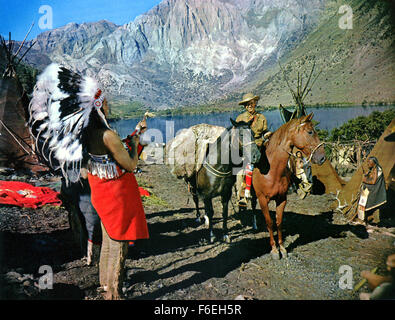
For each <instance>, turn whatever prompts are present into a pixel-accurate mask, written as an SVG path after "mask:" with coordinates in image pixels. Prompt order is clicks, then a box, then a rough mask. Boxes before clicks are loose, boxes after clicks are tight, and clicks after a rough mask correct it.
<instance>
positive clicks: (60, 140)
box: [29, 63, 110, 182]
mask: <svg viewBox="0 0 395 320" xmlns="http://www.w3.org/2000/svg"><path fill="white" fill-rule="evenodd" d="M103 100H104V96H103V95H102V91H101V89H100V87H99V84H98V82H97V81H96V80H95V79H93V78H91V77H87V76H80V75H79V74H77V73H75V72H72V71H70V70H68V69H66V68H64V67H61V66H59V65H58V64H55V63H53V64H51V65H49V66H48V67H47V68H46V69H45V70H44V71H43V73H42V74H40V75H39V76H38V79H37V83H36V85H35V87H34V91H33V98H32V100H31V102H30V105H29V112H30V119H29V127H30V131H31V133H32V135H33V136H34V137H35V140H36V152H37V153H39V154H40V155H41V156H42V157H43V158H44V159H45V161H46V162H47V163H48V164H49V165H50V166H51V167H52V168H53V169H54V170H58V169H61V170H62V174H63V176H64V177H65V178H66V182H68V181H71V182H76V181H78V180H79V179H80V169H81V164H82V162H83V161H85V160H86V156H87V153H86V151H85V149H86V145H84V144H85V141H86V139H85V135H86V130H85V129H86V128H87V126H88V124H89V121H90V116H91V113H92V112H97V113H98V115H99V116H100V118H101V119H102V121H103V123H104V124H105V126H107V127H108V128H110V127H109V125H108V123H107V120H106V118H105V116H104V114H103V112H102V110H101V107H102V103H103Z"/></svg>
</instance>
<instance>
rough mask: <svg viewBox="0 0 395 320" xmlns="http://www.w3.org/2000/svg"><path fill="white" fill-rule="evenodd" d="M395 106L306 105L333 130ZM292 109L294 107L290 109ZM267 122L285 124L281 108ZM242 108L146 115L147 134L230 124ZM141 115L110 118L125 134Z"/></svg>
mask: <svg viewBox="0 0 395 320" xmlns="http://www.w3.org/2000/svg"><path fill="white" fill-rule="evenodd" d="M391 108H394V106H354V107H346V108H345V107H342V108H340V107H339V108H334V107H331V108H325V107H319V108H306V111H307V112H308V113H311V112H313V113H314V118H313V119H314V120H316V121H318V122H319V125H318V128H319V129H326V130H329V131H330V130H332V129H333V128H336V127H340V126H341V125H342V124H344V123H345V122H347V121H349V120H351V119H354V118H357V117H359V116H368V115H370V114H371V113H372V112H373V111H385V110H388V109H391ZM290 110H291V109H290ZM262 113H263V114H264V115H265V117H266V119H267V122H268V127H269V130H270V131H274V130H276V129H278V128H279V127H280V126H281V125H282V124H283V122H282V120H281V116H280V112H279V111H278V110H271V111H263V112H262ZM238 114H239V112H225V113H212V114H204V115H179V116H167V117H156V118H150V119H147V126H148V128H149V129H150V130H149V131H147V134H148V135H149V136H150V137H151V139H150V140H151V141H153V142H166V141H169V140H170V139H172V138H173V137H174V136H175V134H176V133H177V132H178V131H179V130H181V129H184V128H189V127H191V126H193V125H196V124H199V123H207V124H212V125H217V126H222V127H228V126H229V125H230V120H229V119H230V118H232V119H236V117H237V116H238ZM140 120H141V119H127V120H117V121H113V122H111V127H112V128H113V129H115V130H116V131H117V132H118V134H119V135H120V136H121V137H122V138H123V137H126V136H127V135H128V134H130V133H132V132H133V130H134V127H135V126H136V124H137V123H138V121H140Z"/></svg>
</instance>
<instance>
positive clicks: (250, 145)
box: [230, 118, 261, 163]
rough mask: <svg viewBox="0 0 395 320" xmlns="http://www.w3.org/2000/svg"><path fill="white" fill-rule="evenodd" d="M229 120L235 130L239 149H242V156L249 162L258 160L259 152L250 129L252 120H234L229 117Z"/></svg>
mask: <svg viewBox="0 0 395 320" xmlns="http://www.w3.org/2000/svg"><path fill="white" fill-rule="evenodd" d="M230 122H231V123H232V125H233V128H234V129H236V130H237V134H238V138H239V139H238V141H239V150H240V149H241V150H242V156H243V157H245V158H246V159H247V161H248V162H250V163H256V162H258V161H259V159H260V157H261V152H260V150H259V148H258V146H257V145H256V143H255V140H254V133H253V132H252V130H251V124H252V122H253V120H251V121H249V122H244V121H240V122H236V121H234V120H233V119H232V118H231V119H230Z"/></svg>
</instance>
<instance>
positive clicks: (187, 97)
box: [26, 0, 395, 109]
mask: <svg viewBox="0 0 395 320" xmlns="http://www.w3.org/2000/svg"><path fill="white" fill-rule="evenodd" d="M345 3H346V4H347V5H348V6H349V8H351V9H352V29H344V28H341V26H340V22H339V20H340V19H341V18H344V16H345V13H339V8H340V7H341V6H342V5H344V4H345ZM393 17H394V15H393V6H392V1H384V0H381V1H373V0H351V1H346V2H345V1H337V0H163V1H162V2H161V3H160V4H159V5H157V6H155V7H154V8H152V9H151V10H150V11H148V12H147V13H145V14H142V15H140V16H138V17H137V18H136V19H135V20H134V21H131V22H130V23H127V24H125V25H121V26H119V25H116V24H114V23H112V22H109V21H98V22H93V23H83V24H76V23H69V24H67V25H66V26H64V27H61V28H57V29H53V30H49V31H46V32H43V33H41V34H40V35H38V37H37V38H36V39H35V40H36V44H35V45H34V46H33V49H32V51H31V52H30V53H29V55H28V56H27V57H26V62H27V63H29V64H30V65H32V66H34V67H36V68H38V69H39V70H41V69H43V68H44V67H45V65H47V64H49V63H50V62H51V61H54V62H58V63H61V64H63V65H65V66H66V67H69V68H71V69H73V70H75V71H78V72H81V73H84V74H88V75H93V76H95V77H97V78H98V80H99V81H100V82H101V84H102V85H103V88H104V90H105V92H106V95H107V96H108V97H109V98H110V99H111V100H112V101H113V102H114V103H118V104H120V105H123V104H130V103H135V104H137V105H144V106H146V107H149V108H154V109H166V108H173V107H183V106H199V105H205V104H213V105H214V104H216V105H231V104H235V103H236V102H237V101H238V100H239V99H240V98H241V96H242V95H243V94H244V93H246V92H247V91H253V92H254V93H256V94H259V95H260V96H261V97H262V99H261V101H260V103H261V104H262V105H278V104H279V103H282V104H284V105H289V104H292V96H291V94H290V91H289V88H288V86H287V84H286V81H285V78H284V75H286V76H287V78H288V80H289V85H290V86H291V87H292V86H294V87H295V86H296V85H295V83H296V76H297V73H298V71H299V72H300V74H301V75H303V76H304V81H306V79H307V77H308V72H309V71H310V69H311V67H312V64H313V63H315V64H316V68H315V70H316V72H317V73H318V72H321V73H320V75H319V77H318V78H317V81H316V82H315V83H314V87H313V89H312V91H311V93H310V94H309V96H308V97H307V98H306V103H310V104H325V103H362V102H363V103H366V102H389V103H390V102H394V101H395V94H394V90H393V84H394V83H395V73H394V61H395V60H394V52H395V51H394V50H393V49H394V32H393V31H394V19H393ZM32 41H33V40H32ZM26 45H27V46H28V45H29V43H27V44H26ZM280 63H281V65H282V66H283V72H282V71H281V70H280Z"/></svg>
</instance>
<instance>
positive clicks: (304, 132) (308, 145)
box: [292, 113, 325, 165]
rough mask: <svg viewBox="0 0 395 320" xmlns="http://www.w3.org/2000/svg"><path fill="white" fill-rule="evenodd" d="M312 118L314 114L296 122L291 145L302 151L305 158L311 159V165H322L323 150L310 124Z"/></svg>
mask: <svg viewBox="0 0 395 320" xmlns="http://www.w3.org/2000/svg"><path fill="white" fill-rule="evenodd" d="M313 116H314V114H313V113H310V114H309V115H307V116H304V117H302V118H300V119H298V120H297V121H298V122H297V127H296V130H295V132H294V134H293V139H292V143H293V145H294V146H295V147H297V148H298V149H300V150H302V152H303V153H304V154H305V155H306V156H307V157H309V158H311V160H312V162H313V163H315V164H319V165H322V164H323V163H324V161H325V150H324V146H323V144H322V143H321V141H320V138H319V137H318V134H317V132H316V131H315V130H314V125H313V123H312V122H311V119H313Z"/></svg>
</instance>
